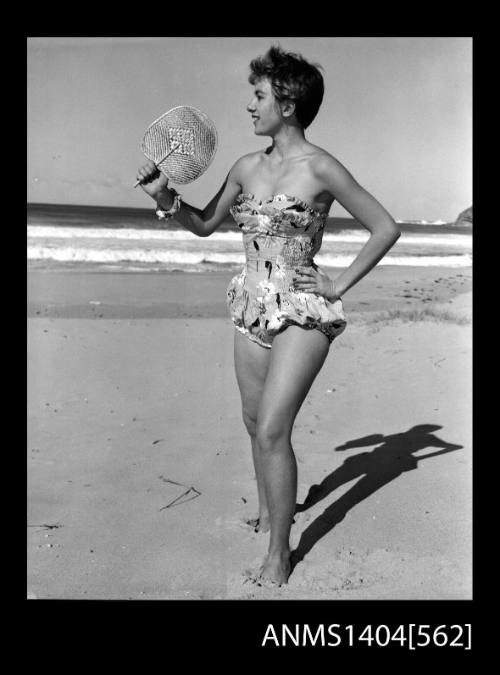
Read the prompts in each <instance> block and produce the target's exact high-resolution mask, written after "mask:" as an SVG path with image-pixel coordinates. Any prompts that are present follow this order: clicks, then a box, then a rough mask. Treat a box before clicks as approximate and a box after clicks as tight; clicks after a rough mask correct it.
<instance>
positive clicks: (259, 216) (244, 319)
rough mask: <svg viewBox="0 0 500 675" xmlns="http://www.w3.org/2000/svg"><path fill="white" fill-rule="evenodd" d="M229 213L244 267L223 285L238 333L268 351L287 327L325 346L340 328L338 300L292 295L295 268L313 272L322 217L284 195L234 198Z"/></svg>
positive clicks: (342, 320) (343, 322)
mask: <svg viewBox="0 0 500 675" xmlns="http://www.w3.org/2000/svg"><path fill="white" fill-rule="evenodd" d="M231 215H232V216H233V218H234V219H235V221H236V223H237V225H238V227H239V228H240V230H241V231H242V233H243V244H244V248H245V257H246V263H245V266H244V268H243V270H242V271H241V272H240V274H237V275H236V276H234V277H233V278H232V279H231V281H230V283H229V286H228V287H227V300H226V302H227V307H228V310H229V313H230V316H231V319H232V321H233V323H234V325H235V328H237V329H238V330H239V331H241V332H242V333H244V334H245V335H246V336H247V337H248V338H249V339H250V340H253V341H254V342H257V343H258V344H260V345H262V346H263V347H268V348H270V347H271V345H272V341H273V338H274V337H275V336H276V335H277V334H278V333H280V332H281V331H283V330H285V329H286V328H287V327H288V326H300V327H301V328H305V329H317V330H320V331H321V332H322V333H324V334H325V335H326V337H327V338H328V340H329V341H330V342H332V341H333V339H334V338H335V337H337V336H338V335H340V333H342V331H343V330H344V329H345V326H346V319H345V316H344V311H343V307H342V301H341V300H336V301H335V302H333V303H332V302H329V301H328V300H327V299H326V298H324V297H323V296H321V295H318V294H316V293H306V292H302V291H295V290H294V287H293V283H294V282H293V279H294V276H295V270H296V268H297V267H299V266H300V267H313V268H314V269H317V265H316V264H315V262H314V260H313V258H314V255H315V254H316V253H317V252H318V251H319V249H320V248H321V242H322V239H323V231H324V228H325V223H326V216H327V214H326V213H321V212H319V211H316V210H314V209H312V208H311V207H309V206H308V205H307V204H306V203H305V202H303V201H301V200H300V199H296V198H294V197H290V196H288V195H274V196H273V197H271V198H270V199H268V200H266V201H264V202H260V201H259V200H257V199H256V198H255V197H254V195H251V194H249V193H246V194H240V195H238V197H237V198H236V201H235V204H234V206H233V207H232V208H231Z"/></svg>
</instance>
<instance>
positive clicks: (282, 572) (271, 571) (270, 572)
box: [258, 552, 292, 586]
mask: <svg viewBox="0 0 500 675" xmlns="http://www.w3.org/2000/svg"><path fill="white" fill-rule="evenodd" d="M291 571H292V564H291V562H290V552H288V553H278V554H275V555H273V554H270V553H268V554H267V556H266V558H265V559H264V563H263V565H262V567H261V570H260V576H259V579H258V581H262V582H270V583H272V584H277V585H278V586H281V585H282V584H286V583H287V582H288V577H289V576H290V573H291Z"/></svg>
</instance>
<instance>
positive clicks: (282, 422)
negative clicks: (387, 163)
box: [137, 47, 400, 585]
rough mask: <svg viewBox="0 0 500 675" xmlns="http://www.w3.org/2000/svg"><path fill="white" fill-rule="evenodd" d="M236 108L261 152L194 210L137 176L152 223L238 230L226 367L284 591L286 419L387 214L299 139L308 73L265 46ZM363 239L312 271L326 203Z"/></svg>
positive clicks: (154, 179) (315, 86) (308, 113)
mask: <svg viewBox="0 0 500 675" xmlns="http://www.w3.org/2000/svg"><path fill="white" fill-rule="evenodd" d="M250 69H251V74H250V77H249V81H250V83H251V84H252V85H253V95H252V98H251V100H250V103H249V104H248V106H247V110H248V112H249V113H250V115H251V117H252V120H253V124H254V128H255V134H256V135H257V136H270V137H271V139H272V145H271V146H270V147H269V148H267V149H266V150H259V151H257V152H253V153H250V154H248V155H245V156H243V157H241V158H240V159H239V160H238V161H237V162H236V163H235V164H234V166H233V167H232V169H231V170H230V172H229V174H228V175H227V178H226V180H225V182H224V184H223V185H222V187H221V189H220V190H219V192H218V193H217V195H216V196H215V197H214V198H213V199H212V201H211V202H210V203H209V204H208V205H207V206H206V207H205V209H203V210H201V209H197V208H195V207H193V206H191V205H189V204H186V203H185V202H182V201H181V199H180V195H177V193H175V191H173V190H169V189H168V187H167V182H168V181H167V179H166V178H165V176H164V175H163V174H161V173H160V172H159V171H158V169H157V168H156V166H155V165H154V164H153V163H152V162H147V163H146V164H145V165H144V166H143V167H141V168H140V169H139V170H138V174H137V179H138V180H141V184H142V188H143V190H144V191H145V192H146V193H147V194H149V195H150V196H151V197H153V198H154V199H155V200H156V202H157V206H158V210H157V213H158V216H159V217H160V218H168V217H171V216H172V215H174V214H175V219H176V220H177V221H178V222H179V223H181V224H182V225H183V226H184V227H186V228H187V229H188V230H190V231H191V232H194V233H195V234H197V235H198V236H200V237H208V236H209V235H210V234H212V232H214V231H215V230H216V229H217V228H218V227H219V225H220V224H221V223H222V222H223V221H224V219H225V218H226V217H227V215H228V213H229V212H230V213H231V214H232V215H233V217H234V218H235V221H236V223H237V224H238V226H239V227H240V229H241V230H242V233H243V242H244V246H245V252H246V259H247V262H246V265H245V267H244V269H243V271H242V272H241V274H239V275H237V276H236V277H234V278H233V279H232V280H231V283H230V284H229V287H228V290H227V304H228V308H229V311H230V314H231V318H232V320H233V322H234V325H235V328H236V330H235V333H234V359H235V369H236V378H237V381H238V386H239V389H240V393H241V401H242V411H243V420H244V423H245V426H246V428H247V430H248V433H249V435H250V440H251V445H252V454H253V461H254V466H255V474H256V479H257V488H258V497H259V516H258V519H257V520H256V521H255V523H254V525H255V527H256V529H257V530H259V531H263V532H265V531H268V530H270V540H269V550H268V554H267V556H266V558H265V560H264V562H263V565H262V567H261V570H260V576H259V579H260V580H264V581H268V582H272V583H276V584H279V585H280V584H283V583H286V582H287V580H288V577H289V575H290V572H291V560H290V544H289V537H290V529H291V525H292V521H293V515H294V512H295V507H296V495H297V466H296V460H295V455H294V452H293V449H292V446H291V435H292V428H293V424H294V420H295V418H296V416H297V413H298V412H299V409H300V407H301V405H302V403H303V401H304V399H305V397H306V395H307V393H308V391H309V389H310V387H311V385H312V383H313V382H314V379H315V377H316V375H317V374H318V372H319V370H320V368H321V366H322V365H323V363H324V361H325V359H326V356H327V354H328V351H329V348H330V344H331V342H332V341H333V339H334V338H335V337H336V336H337V335H338V334H339V333H341V332H342V331H343V330H344V327H345V323H346V322H345V317H344V314H343V309H342V301H341V296H343V295H344V294H345V293H346V291H348V290H349V289H350V288H351V287H352V286H353V285H354V284H355V283H356V282H357V281H359V280H360V279H361V278H362V277H363V276H365V274H367V273H368V272H369V271H370V270H371V269H372V268H373V267H374V266H375V265H376V263H377V262H378V261H379V260H380V259H381V258H382V256H383V255H384V254H385V253H386V252H387V251H388V250H389V249H390V248H391V247H392V246H393V245H394V243H395V242H396V240H397V239H398V237H399V235H400V232H399V229H398V227H397V225H396V223H395V222H394V220H393V218H392V217H391V216H390V215H389V214H388V213H387V211H386V210H385V209H384V208H383V207H382V206H381V205H380V204H379V203H378V202H377V201H376V200H375V199H374V197H372V196H371V195H370V194H368V193H367V192H366V190H364V189H363V188H362V187H361V186H360V185H359V184H358V183H357V182H356V181H355V180H354V178H353V177H352V176H351V174H350V173H349V172H348V171H347V170H346V169H345V167H344V166H342V164H340V162H338V161H337V160H336V159H335V158H334V157H332V156H331V155H330V154H329V153H328V152H326V151H325V150H323V149H322V148H320V147H318V146H316V145H313V144H312V143H310V142H309V141H307V139H306V138H305V134H304V130H305V129H306V128H307V127H308V126H309V124H310V123H311V122H312V121H313V119H314V117H315V116H316V114H317V112H318V109H319V107H320V105H321V102H322V99H323V91H324V85H323V78H322V76H321V73H320V71H319V69H318V67H317V66H315V65H312V64H310V63H308V62H307V61H306V60H305V59H303V58H302V57H301V56H300V55H297V54H293V53H286V52H284V51H283V50H282V49H281V48H280V47H272V48H271V49H270V50H269V51H268V53H267V54H266V55H265V56H264V57H260V58H257V59H254V60H253V61H252V62H251V64H250ZM335 199H336V200H337V201H338V202H339V203H340V204H341V205H342V206H343V207H344V208H345V209H346V210H347V211H348V212H349V213H351V215H352V216H353V217H354V218H355V219H356V220H357V221H359V222H360V223H361V224H362V225H363V226H364V227H366V228H367V229H368V230H369V232H370V238H369V239H368V241H367V242H366V243H365V245H364V246H363V247H362V249H361V250H360V252H359V254H358V256H357V257H356V259H355V260H354V261H353V262H352V263H351V264H350V265H349V267H347V268H346V269H344V270H343V271H342V272H341V274H339V275H338V276H337V277H336V278H335V279H331V278H330V277H329V276H328V275H327V274H326V273H325V272H323V271H322V270H321V269H319V268H318V266H317V265H316V264H315V263H314V261H313V256H314V254H315V253H317V252H318V250H319V248H320V246H321V239H322V235H323V229H324V226H325V222H326V217H327V215H328V212H329V210H330V207H331V205H332V203H333V201H334V200H335Z"/></svg>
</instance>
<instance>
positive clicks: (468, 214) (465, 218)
mask: <svg viewBox="0 0 500 675" xmlns="http://www.w3.org/2000/svg"><path fill="white" fill-rule="evenodd" d="M455 227H472V206H469V208H468V209H465V211H462V213H460V214H459V216H458V218H457V219H456V221H455Z"/></svg>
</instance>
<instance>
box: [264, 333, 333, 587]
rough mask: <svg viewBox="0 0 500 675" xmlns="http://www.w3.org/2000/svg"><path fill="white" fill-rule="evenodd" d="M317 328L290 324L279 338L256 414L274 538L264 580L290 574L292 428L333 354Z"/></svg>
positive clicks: (277, 579)
mask: <svg viewBox="0 0 500 675" xmlns="http://www.w3.org/2000/svg"><path fill="white" fill-rule="evenodd" d="M329 347H330V345H329V342H328V339H327V338H326V336H325V335H323V334H322V333H321V332H320V331H317V330H306V329H303V328H298V327H297V326H289V327H288V328H287V329H286V330H285V331H283V333H280V334H279V335H277V336H276V337H275V338H274V341H273V346H272V349H271V358H270V362H269V366H268V370H267V375H266V381H265V385H264V390H263V392H262V396H261V400H260V404H259V409H258V414H257V432H256V437H257V443H258V448H259V450H260V452H261V467H262V470H263V476H264V485H265V489H266V496H267V504H268V507H269V515H270V526H271V534H270V541H269V551H268V554H267V558H266V560H265V561H264V565H263V568H262V572H261V577H262V578H263V579H267V580H270V581H273V582H276V583H278V584H281V583H286V581H287V579H288V576H289V575H290V569H291V565H290V528H291V525H292V521H293V515H294V512H295V506H296V501H297V465H296V460H295V455H294V452H293V449H292V445H291V436H292V427H293V423H294V421H295V417H296V416H297V413H298V412H299V410H300V407H301V405H302V403H303V402H304V399H305V397H306V395H307V393H308V391H309V389H310V388H311V385H312V383H313V382H314V379H315V377H316V375H317V374H318V372H319V371H320V369H321V367H322V365H323V363H324V361H325V359H326V356H327V354H328V350H329Z"/></svg>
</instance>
